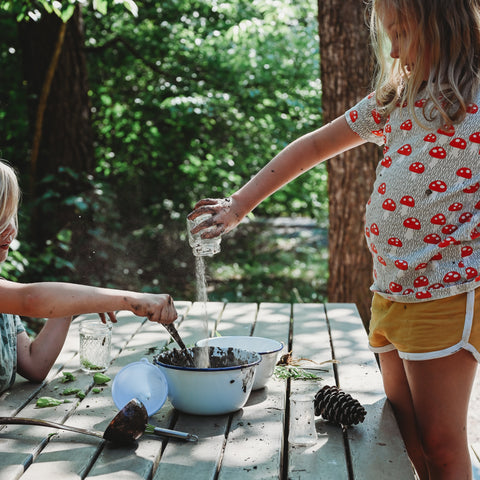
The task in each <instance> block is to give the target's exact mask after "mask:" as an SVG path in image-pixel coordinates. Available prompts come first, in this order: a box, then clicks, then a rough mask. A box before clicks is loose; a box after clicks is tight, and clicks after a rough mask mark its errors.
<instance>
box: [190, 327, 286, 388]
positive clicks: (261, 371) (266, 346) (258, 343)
mask: <svg viewBox="0 0 480 480" xmlns="http://www.w3.org/2000/svg"><path fill="white" fill-rule="evenodd" d="M207 344H208V345H209V346H216V347H223V348H227V347H233V348H241V349H242V350H248V351H250V352H257V353H259V354H260V356H261V357H262V361H261V362H260V365H259V366H258V367H257V369H256V371H255V378H254V381H253V387H252V390H258V389H260V388H263V387H265V385H266V383H267V382H268V379H269V378H270V377H271V376H272V374H273V371H274V369H275V365H276V363H277V360H278V356H279V354H280V352H281V351H282V348H283V343H282V342H278V341H277V340H273V339H271V338H264V337H248V336H241V335H238V336H225V337H213V338H204V339H202V340H199V341H198V342H197V346H199V347H204V346H206V345H207Z"/></svg>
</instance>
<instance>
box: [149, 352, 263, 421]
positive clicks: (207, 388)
mask: <svg viewBox="0 0 480 480" xmlns="http://www.w3.org/2000/svg"><path fill="white" fill-rule="evenodd" d="M205 354H206V355H207V356H208V362H207V363H208V365H209V367H208V368H202V367H197V366H196V367H189V366H188V364H189V362H191V361H192V360H193V363H194V364H195V365H199V364H201V363H203V358H204V355H205ZM153 360H154V361H153V363H154V365H156V366H157V367H158V368H160V370H161V371H162V372H163V374H164V375H165V377H166V378H167V382H168V396H169V399H170V401H171V403H172V405H173V406H174V407H175V408H176V409H178V410H180V411H182V412H185V413H190V414H193V415H221V414H224V413H231V412H235V411H236V410H239V409H240V408H242V407H243V406H244V405H245V403H246V402H247V400H248V397H249V396H250V392H251V391H252V386H253V379H254V375H255V369H256V367H257V365H258V364H259V363H260V361H261V356H260V355H259V354H258V353H256V352H248V351H246V350H241V349H237V348H225V349H223V348H220V347H193V348H187V349H186V350H172V351H170V352H166V353H163V354H160V355H158V356H157V357H155V358H154V359H153Z"/></svg>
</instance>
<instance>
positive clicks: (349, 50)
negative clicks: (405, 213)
mask: <svg viewBox="0 0 480 480" xmlns="http://www.w3.org/2000/svg"><path fill="white" fill-rule="evenodd" d="M318 18H319V35H320V56H321V63H320V65H321V80H322V105H323V115H324V122H325V123H327V122H329V121H331V120H333V119H334V118H336V117H338V116H339V115H342V114H343V113H344V112H345V111H346V110H347V109H348V108H350V107H352V106H353V105H355V104H356V103H357V102H358V101H359V100H360V99H361V98H363V97H364V96H365V95H367V94H368V93H369V92H370V86H371V80H372V73H373V65H374V64H373V58H372V55H371V52H370V49H369V44H370V43H369V33H368V28H367V26H366V23H365V6H364V2H361V1H359V0H318ZM379 154H380V151H379V149H378V147H377V146H376V145H373V144H368V145H365V146H362V147H360V148H358V149H355V150H352V151H350V152H346V153H344V154H342V155H340V156H339V157H337V158H335V159H333V160H330V161H329V162H328V165H327V170H328V196H329V208H330V211H329V219H330V226H329V281H328V301H329V302H354V303H355V304H356V305H357V307H358V310H359V312H360V315H361V316H362V320H363V323H364V325H365V326H366V327H367V328H368V322H369V318H370V303H371V293H370V290H369V286H370V284H371V279H372V260H371V255H370V253H369V251H368V249H367V247H366V242H365V240H364V216H365V204H366V203H367V201H368V198H369V196H370V192H371V188H372V185H373V181H374V179H375V168H376V165H377V163H378V160H379Z"/></svg>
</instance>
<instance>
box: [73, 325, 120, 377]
mask: <svg viewBox="0 0 480 480" xmlns="http://www.w3.org/2000/svg"><path fill="white" fill-rule="evenodd" d="M79 332H80V367H81V369H82V370H83V371H84V372H87V373H92V372H93V373H94V372H104V371H105V370H106V369H107V368H108V366H109V364H110V351H111V346H112V324H111V323H106V324H105V323H102V322H101V320H96V319H88V320H82V321H81V322H80V329H79Z"/></svg>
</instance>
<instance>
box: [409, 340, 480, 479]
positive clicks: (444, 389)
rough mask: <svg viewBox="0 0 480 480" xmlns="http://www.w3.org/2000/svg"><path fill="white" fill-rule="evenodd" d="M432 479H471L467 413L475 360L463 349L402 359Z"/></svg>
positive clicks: (475, 367)
mask: <svg viewBox="0 0 480 480" xmlns="http://www.w3.org/2000/svg"><path fill="white" fill-rule="evenodd" d="M404 366H405V373H406V377H407V381H408V386H409V388H410V392H411V398H412V400H413V406H414V411H415V417H416V419H417V424H418V428H419V431H420V437H421V439H422V445H423V451H424V452H425V458H426V462H427V467H428V471H429V473H430V479H431V480H470V479H471V478H472V466H471V461H470V453H469V449H468V438H467V413H468V404H469V400H470V394H471V391H472V385H473V381H474V378H475V372H476V369H477V361H476V360H475V358H474V357H473V355H472V354H471V353H469V352H468V351H466V350H460V351H459V352H457V353H455V354H453V355H449V356H447V357H444V358H439V359H435V360H424V361H404Z"/></svg>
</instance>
